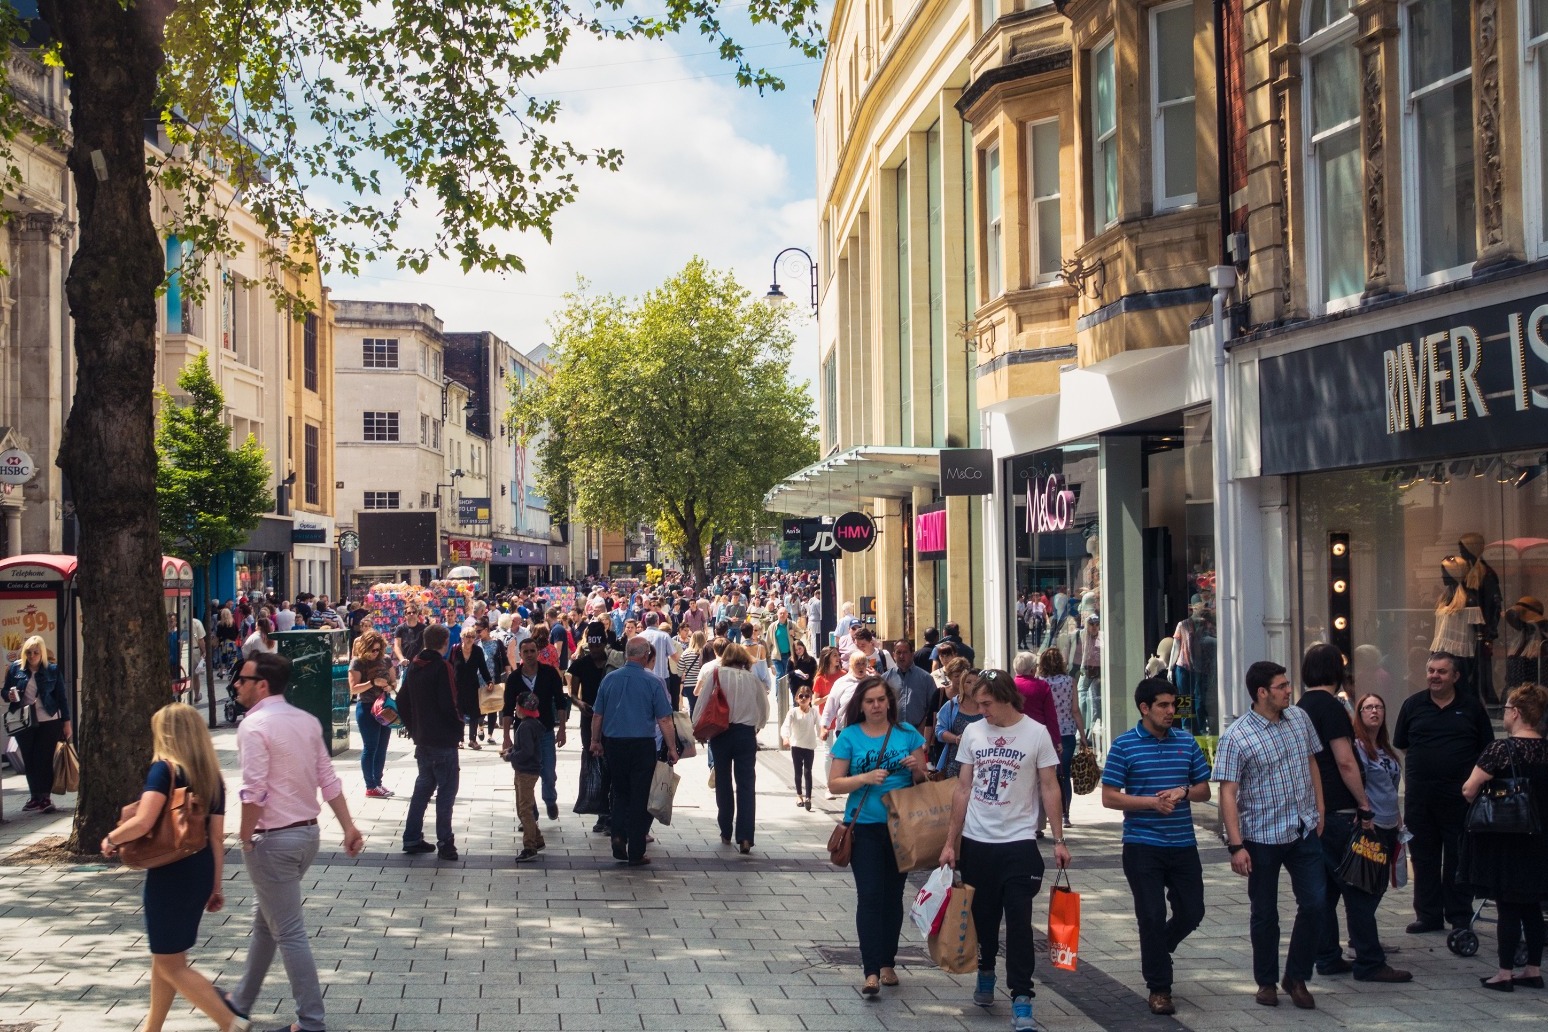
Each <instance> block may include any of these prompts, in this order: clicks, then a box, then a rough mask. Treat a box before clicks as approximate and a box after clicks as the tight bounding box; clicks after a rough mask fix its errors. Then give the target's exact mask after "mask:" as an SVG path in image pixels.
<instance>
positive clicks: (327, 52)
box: [0, 0, 823, 849]
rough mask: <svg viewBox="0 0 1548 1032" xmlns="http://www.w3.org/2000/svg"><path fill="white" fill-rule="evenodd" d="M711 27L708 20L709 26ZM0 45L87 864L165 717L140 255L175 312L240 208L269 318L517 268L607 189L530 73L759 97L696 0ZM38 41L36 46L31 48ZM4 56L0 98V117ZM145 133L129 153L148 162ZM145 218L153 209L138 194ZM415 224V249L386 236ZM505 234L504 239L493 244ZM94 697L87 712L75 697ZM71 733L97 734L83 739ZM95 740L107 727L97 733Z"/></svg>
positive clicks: (243, 13) (354, 4)
mask: <svg viewBox="0 0 1548 1032" xmlns="http://www.w3.org/2000/svg"><path fill="white" fill-rule="evenodd" d="M728 6H729V5H728ZM37 7H38V13H39V20H38V22H37V23H36V24H30V25H23V24H22V23H21V22H20V21H19V20H18V19H17V18H16V17H15V13H14V8H13V6H12V5H10V4H3V3H0V47H6V48H10V47H27V48H31V49H36V50H40V52H41V54H42V56H43V59H44V60H47V61H49V62H53V63H56V64H59V65H62V66H63V68H64V70H65V72H66V74H67V75H68V77H69V83H70V131H69V133H68V135H67V137H65V138H61V139H59V141H58V142H59V143H60V144H61V145H62V146H65V147H67V162H68V166H69V169H70V176H71V181H72V184H73V187H74V191H73V192H74V199H75V211H74V212H73V213H72V214H73V218H74V219H75V221H76V225H77V227H78V229H77V240H78V249H77V251H76V253H75V255H74V256H73V258H72V260H71V263H70V272H69V277H68V279H67V281H66V286H65V294H66V297H67V299H68V301H69V305H70V313H71V316H72V318H73V322H74V332H75V357H76V368H77V369H78V370H79V373H78V377H77V381H76V394H75V398H74V399H73V404H72V406H71V409H70V416H69V420H68V422H67V424H66V426H65V429H64V435H63V440H62V444H61V448H60V452H59V456H58V463H59V465H60V466H61V468H62V469H63V470H64V472H65V474H66V476H68V478H69V480H70V484H71V489H72V492H73V496H74V499H75V504H76V512H77V514H78V518H79V521H80V530H81V542H82V544H81V549H80V572H79V574H78V580H77V583H78V585H79V590H80V594H81V601H82V606H83V608H84V610H85V611H86V612H88V613H96V614H106V613H108V612H109V611H111V614H112V615H111V617H107V616H100V615H99V617H98V619H97V620H96V621H95V626H96V627H97V631H96V632H95V633H93V634H92V635H90V636H88V638H87V643H86V654H85V657H84V663H83V667H84V669H86V670H89V671H91V672H92V676H91V678H90V680H89V681H88V683H87V685H86V690H85V692H84V693H83V698H82V705H81V715H80V716H81V721H80V723H81V725H82V733H81V747H82V757H81V760H82V764H81V765H82V785H81V795H80V802H79V805H78V806H77V810H76V820H75V826H74V830H73V833H72V839H71V842H72V845H73V846H74V847H75V848H77V849H79V848H81V846H82V845H83V844H90V843H95V842H96V841H98V839H100V838H101V836H102V835H103V834H104V833H105V832H106V831H108V830H109V829H110V828H111V827H112V824H113V822H114V820H115V818H116V816H117V814H118V809H119V807H120V806H121V805H122V804H123V803H124V802H126V801H127V796H126V792H127V788H126V786H129V785H132V784H137V783H138V779H139V777H140V775H141V774H142V773H143V771H142V770H134V769H132V768H133V767H134V766H136V765H138V764H140V763H141V762H142V761H143V760H144V759H145V758H146V757H148V755H149V746H150V732H149V728H148V721H149V716H150V714H151V712H153V710H154V709H155V707H156V706H157V705H159V704H160V702H161V701H162V700H164V699H165V692H166V684H165V678H164V677H163V676H162V675H161V670H162V669H163V667H164V666H165V660H164V659H161V658H159V654H160V650H161V642H162V640H163V639H162V634H163V629H164V618H163V617H162V615H161V604H160V582H159V572H160V561H159V553H160V533H159V531H158V527H157V515H156V452H155V445H154V440H153V437H154V429H155V397H154V385H155V362H156V330H157V311H156V299H157V294H158V291H160V290H161V289H162V287H163V286H164V284H165V282H166V275H167V271H168V270H167V269H166V268H165V265H166V262H165V251H164V246H163V238H164V236H167V235H176V236H177V237H178V238H179V239H180V240H182V241H184V242H185V245H186V248H187V249H186V252H185V255H186V257H185V259H184V263H185V268H183V269H180V270H177V271H178V273H179V275H180V277H181V280H182V288H183V290H184V291H185V293H187V294H188V295H190V296H194V297H197V296H198V293H199V291H200V290H201V289H203V288H204V286H205V285H204V284H202V283H201V282H200V279H199V270H200V268H201V267H202V266H203V265H204V263H205V259H207V258H210V257H212V256H230V255H232V254H234V253H236V252H237V250H238V249H239V245H238V243H237V242H236V240H235V239H234V237H233V235H232V233H231V231H230V229H229V224H228V220H227V218H226V214H227V212H228V211H229V209H230V207H231V205H232V204H234V203H237V202H238V201H240V203H241V204H242V205H243V207H244V208H246V209H247V210H248V211H249V212H251V213H252V215H253V217H254V218H256V220H257V221H258V223H259V225H260V226H261V227H262V228H263V229H264V230H265V231H266V232H267V233H268V234H269V235H270V238H271V245H270V246H267V247H265V249H264V251H263V253H262V254H260V255H258V256H257V257H258V258H259V259H260V261H259V263H258V265H259V268H261V269H263V270H264V276H265V279H266V280H267V282H268V283H269V285H270V287H271V288H272V289H273V290H274V291H275V292H276V297H277V299H278V300H279V301H280V303H283V304H290V305H291V306H292V307H294V306H297V305H302V304H303V302H301V301H300V300H299V299H298V298H294V297H288V296H286V295H285V292H284V289H283V285H284V283H285V281H286V277H287V275H296V276H297V277H304V276H305V274H306V273H307V272H309V271H310V269H309V268H308V266H307V264H306V260H305V259H304V258H301V257H298V256H300V255H303V254H305V253H307V248H297V249H294V250H292V249H291V247H290V245H289V238H290V236H291V235H292V234H294V233H298V232H300V233H304V234H306V235H308V236H309V237H310V238H311V243H312V244H313V245H315V248H316V253H317V255H318V260H319V261H320V263H321V264H322V266H323V268H324V269H329V270H341V271H343V272H346V273H348V272H352V271H354V270H357V269H359V268H360V267H361V266H362V265H363V264H364V263H365V262H367V261H373V260H384V259H385V260H395V261H396V263H397V265H398V266H399V267H400V268H404V269H410V270H423V269H425V268H427V267H428V265H429V264H430V262H431V261H432V260H436V259H445V260H450V261H454V262H456V263H458V264H460V265H461V266H462V267H463V268H464V269H474V268H477V269H492V270H501V271H508V272H515V271H520V270H521V269H523V267H524V266H523V262H522V259H521V258H520V256H519V255H518V254H516V253H515V251H514V250H513V249H514V247H515V246H516V245H517V244H518V243H519V241H520V239H521V235H520V232H536V233H538V234H541V235H542V236H543V237H545V238H546V237H548V236H549V233H550V229H551V226H552V219H553V216H554V214H555V212H557V211H558V210H559V208H561V207H562V206H563V205H565V204H567V203H568V202H570V201H571V200H573V199H574V197H575V193H576V184H575V180H574V174H575V170H576V169H577V168H578V167H579V166H581V165H583V164H587V163H590V164H594V165H598V166H601V167H603V168H616V167H617V166H618V164H619V162H620V161H621V160H622V155H621V154H619V153H618V151H617V150H615V149H611V148H605V147H604V148H597V149H593V150H589V151H588V150H583V149H581V148H577V147H574V146H571V145H570V144H569V143H567V142H566V141H564V140H563V139H562V137H560V136H558V135H557V130H558V126H559V119H560V114H561V109H560V106H559V104H558V102H556V101H554V100H553V99H551V98H545V97H544V96H543V95H542V93H541V91H540V88H539V87H538V86H537V85H536V83H535V77H536V76H538V75H540V74H541V73H542V72H543V71H545V70H546V69H549V68H551V67H553V66H554V65H556V64H557V63H558V61H559V60H560V58H561V57H562V56H563V54H564V52H565V49H566V47H567V46H568V45H569V43H570V42H571V41H572V40H574V39H577V38H583V37H592V38H598V39H657V38H661V37H664V36H668V35H673V34H679V33H681V34H689V33H697V34H700V35H703V36H705V37H707V38H708V39H710V40H712V41H713V42H714V44H715V45H716V46H717V47H718V49H719V52H720V54H721V56H722V57H723V58H724V59H725V60H726V61H727V62H728V63H729V64H730V65H731V66H732V67H733V68H734V69H735V71H736V75H737V79H738V81H739V82H741V83H742V84H744V85H748V86H753V87H756V88H758V89H760V90H763V89H778V88H779V87H780V85H781V84H780V82H779V81H778V79H776V78H775V77H774V76H772V75H770V74H769V73H768V72H767V71H765V70H763V69H761V68H759V67H757V66H755V65H754V64H752V63H751V62H749V61H748V60H747V58H746V55H745V53H744V51H743V49H742V48H741V46H739V45H738V44H737V43H736V42H735V41H734V40H733V39H732V38H731V36H730V34H729V33H728V31H727V30H726V28H725V26H724V25H723V23H722V20H721V13H722V5H721V3H720V0H655V2H654V3H652V4H650V5H648V6H647V7H646V8H645V11H644V13H636V12H638V11H639V8H638V7H636V5H634V4H632V3H629V2H628V0H548V2H543V3H539V2H535V0H439V2H436V3H401V2H400V3H391V4H386V3H365V2H362V0H38V4H37ZM736 7H737V9H738V10H739V11H740V12H741V13H740V14H739V17H746V18H747V19H749V20H750V21H751V22H752V23H753V24H761V25H769V26H773V27H775V28H776V29H778V30H779V31H780V32H781V33H782V34H783V35H784V36H785V37H786V38H788V40H789V41H790V44H791V46H792V47H794V48H795V49H797V50H799V51H800V52H802V53H804V54H805V55H807V56H808V57H813V58H815V57H818V56H820V54H821V51H822V46H823V43H822V38H823V25H822V23H821V21H820V12H819V10H818V3H817V0H751V2H750V3H749V4H747V5H746V6H745V7H743V6H742V5H740V4H738V5H736ZM38 41H42V42H41V43H40V42H38ZM8 57H9V54H8V53H6V54H0V58H5V59H0V96H5V97H7V98H9V96H10V91H9V81H8V77H9V73H10V64H9V60H8ZM148 127H154V128H155V130H156V132H155V133H154V136H155V137H156V139H155V141H154V143H150V144H148V142H147V141H148V135H150V134H148V132H147V129H148ZM48 135H49V130H48V127H47V126H46V125H45V124H43V123H42V122H41V121H39V120H37V119H35V118H34V117H33V116H32V115H31V114H30V113H29V112H28V111H27V109H26V108H25V105H18V104H14V103H9V102H8V101H7V102H4V103H0V176H3V177H4V185H5V188H6V189H8V190H11V191H14V190H15V188H16V186H17V184H18V183H19V181H20V171H19V163H18V161H17V160H16V157H15V153H14V147H15V146H16V141H17V139H18V137H19V136H26V137H29V138H33V139H41V138H44V137H46V136H48ZM153 184H154V185H155V186H156V187H157V193H156V196H157V197H158V198H161V197H164V198H168V200H166V201H165V202H164V203H157V204H156V206H155V207H154V209H153V204H152V189H151V187H152V185H153ZM421 212H422V213H424V214H425V215H427V216H428V217H429V218H430V219H432V220H433V224H434V226H435V227H436V228H435V231H434V234H433V236H432V238H431V239H430V240H429V241H424V240H420V239H406V238H405V237H404V235H403V232H404V230H405V228H406V227H407V225H408V224H409V222H408V220H409V219H410V218H411V217H412V216H414V215H416V214H418V213H421ZM512 230H515V231H520V232H516V233H513V232H511V231H512ZM99 685H100V686H110V687H111V691H106V692H102V691H95V690H94V689H95V687H96V686H99ZM93 728H101V729H104V732H103V733H101V734H96V735H94V734H93V733H92V729H93ZM106 729H111V731H110V732H108V731H107V730H106Z"/></svg>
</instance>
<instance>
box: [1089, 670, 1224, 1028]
mask: <svg viewBox="0 0 1548 1032" xmlns="http://www.w3.org/2000/svg"><path fill="white" fill-rule="evenodd" d="M1134 703H1135V705H1136V706H1138V707H1139V711H1140V722H1139V724H1137V725H1136V726H1135V727H1133V728H1131V729H1129V730H1128V731H1126V732H1124V733H1123V734H1122V735H1119V736H1118V739H1117V740H1116V741H1114V742H1113V745H1112V748H1111V749H1109V750H1108V753H1107V765H1106V766H1105V767H1103V769H1102V805H1103V806H1105V807H1107V808H1108V809H1109V810H1122V811H1123V873H1124V875H1125V876H1126V877H1127V878H1128V879H1129V891H1130V892H1131V893H1133V895H1134V916H1135V917H1136V918H1137V919H1138V921H1139V938H1140V971H1141V972H1142V973H1143V975H1144V977H1145V987H1146V988H1147V989H1149V990H1150V1013H1152V1014H1175V1013H1176V1007H1174V1006H1173V1004H1172V954H1173V953H1174V952H1175V951H1176V950H1177V947H1178V945H1179V944H1181V943H1182V941H1183V940H1184V939H1186V938H1187V937H1188V936H1189V934H1191V933H1192V932H1193V930H1194V929H1195V928H1197V927H1198V926H1199V922H1201V921H1203V920H1204V868H1203V866H1202V865H1201V864H1200V863H1199V846H1198V841H1197V840H1196V839H1195V838H1194V833H1193V817H1192V813H1191V808H1190V807H1189V804H1190V803H1202V802H1204V801H1206V800H1208V799H1209V763H1208V761H1206V760H1205V759H1204V753H1203V751H1202V750H1201V749H1200V748H1199V743H1198V742H1196V741H1194V738H1193V736H1192V735H1190V734H1186V733H1185V732H1183V731H1180V730H1177V729H1175V728H1173V727H1172V722H1173V720H1174V719H1175V718H1176V715H1177V689H1176V688H1174V687H1173V686H1172V684H1171V682H1169V681H1163V680H1160V679H1159V678H1154V677H1147V678H1145V679H1144V680H1143V681H1141V682H1140V683H1139V686H1138V687H1136V688H1135V689H1134ZM1168 899H1170V900H1171V902H1172V916H1171V919H1170V920H1168V919H1167V916H1166V903H1167V900H1168Z"/></svg>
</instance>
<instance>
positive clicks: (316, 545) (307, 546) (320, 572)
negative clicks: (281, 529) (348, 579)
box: [290, 512, 335, 595]
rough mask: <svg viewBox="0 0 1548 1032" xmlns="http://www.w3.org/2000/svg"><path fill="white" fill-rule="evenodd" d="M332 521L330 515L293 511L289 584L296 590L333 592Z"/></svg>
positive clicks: (318, 592)
mask: <svg viewBox="0 0 1548 1032" xmlns="http://www.w3.org/2000/svg"><path fill="white" fill-rule="evenodd" d="M334 530H335V528H334V522H333V517H332V516H325V515H323V514H321V513H315V512H297V513H295V516H294V519H293V521H292V522H291V526H290V554H291V562H292V564H293V576H292V580H291V585H292V586H293V587H294V589H295V593H296V594H298V595H299V594H301V593H302V592H303V591H307V592H311V593H312V594H314V595H330V594H332V593H333V582H334V581H333V555H334V552H333V546H334Z"/></svg>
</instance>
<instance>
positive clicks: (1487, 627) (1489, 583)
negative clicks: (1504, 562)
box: [1457, 531, 1505, 703]
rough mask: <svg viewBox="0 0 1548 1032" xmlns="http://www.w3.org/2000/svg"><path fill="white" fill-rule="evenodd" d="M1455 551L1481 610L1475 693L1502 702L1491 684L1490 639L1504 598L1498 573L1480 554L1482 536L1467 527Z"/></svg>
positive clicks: (1496, 629)
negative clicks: (1467, 529)
mask: <svg viewBox="0 0 1548 1032" xmlns="http://www.w3.org/2000/svg"><path fill="white" fill-rule="evenodd" d="M1457 548H1458V550H1459V551H1458V554H1459V555H1461V556H1462V558H1464V559H1466V560H1467V561H1468V563H1469V564H1470V565H1469V566H1468V570H1467V576H1466V577H1465V578H1463V581H1462V583H1463V585H1464V586H1465V587H1466V588H1467V589H1468V590H1469V591H1472V592H1475V593H1476V594H1475V598H1476V602H1475V603H1474V604H1476V605H1477V606H1478V608H1479V609H1480V610H1481V611H1482V613H1483V623H1482V624H1479V625H1478V626H1477V633H1478V639H1479V641H1478V648H1477V654H1478V664H1477V678H1478V695H1479V698H1481V699H1483V700H1484V701H1485V702H1488V703H1499V702H1503V701H1504V699H1503V693H1500V692H1496V691H1495V687H1494V643H1495V641H1496V640H1497V639H1498V638H1499V636H1500V615H1501V612H1502V611H1503V610H1504V608H1505V598H1504V596H1503V594H1502V593H1501V592H1500V576H1499V574H1497V573H1495V572H1494V567H1492V566H1490V565H1489V563H1488V562H1487V561H1486V560H1485V559H1484V557H1483V550H1484V537H1483V535H1482V534H1479V533H1477V532H1475V531H1469V532H1468V533H1466V534H1463V535H1462V536H1461V537H1460V538H1458V539H1457Z"/></svg>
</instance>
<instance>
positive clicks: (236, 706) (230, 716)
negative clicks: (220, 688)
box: [221, 666, 247, 725]
mask: <svg viewBox="0 0 1548 1032" xmlns="http://www.w3.org/2000/svg"><path fill="white" fill-rule="evenodd" d="M237 670H238V671H240V670H241V667H240V666H239V667H237ZM221 710H222V712H223V713H224V714H225V717H226V723H228V724H232V725H236V724H240V723H241V722H242V717H243V716H244V715H246V713H247V707H246V706H244V705H242V704H241V703H240V702H238V701H237V690H236V672H233V673H232V675H231V680H230V681H227V682H226V701H225V702H224V703H222V704H221Z"/></svg>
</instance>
